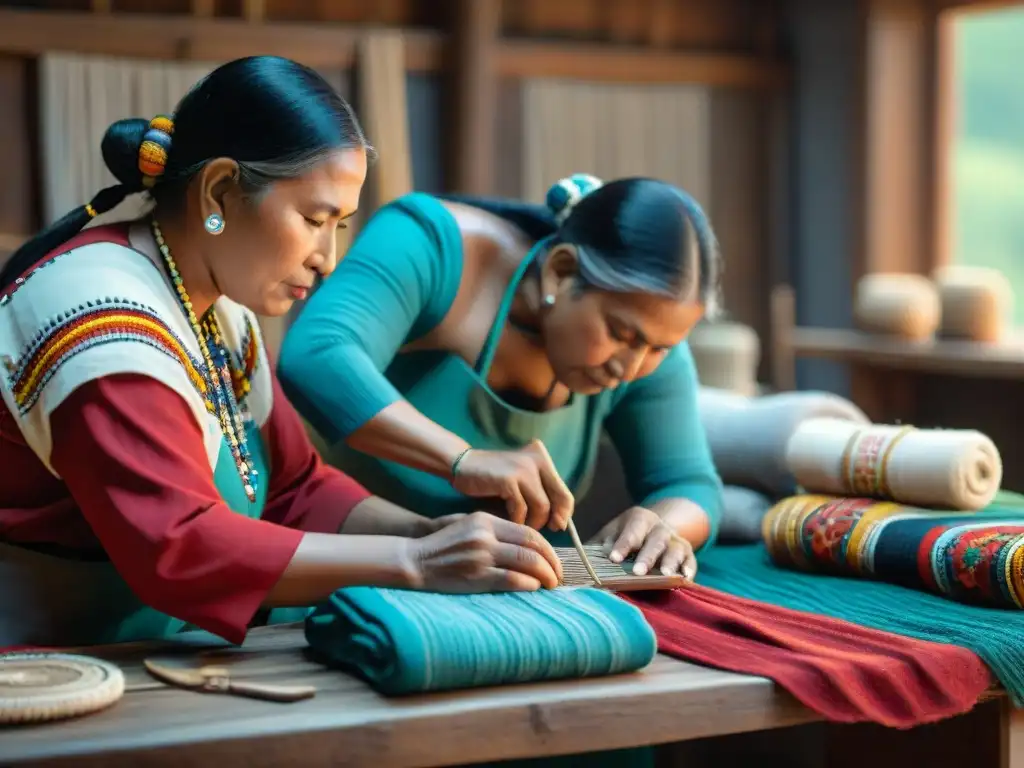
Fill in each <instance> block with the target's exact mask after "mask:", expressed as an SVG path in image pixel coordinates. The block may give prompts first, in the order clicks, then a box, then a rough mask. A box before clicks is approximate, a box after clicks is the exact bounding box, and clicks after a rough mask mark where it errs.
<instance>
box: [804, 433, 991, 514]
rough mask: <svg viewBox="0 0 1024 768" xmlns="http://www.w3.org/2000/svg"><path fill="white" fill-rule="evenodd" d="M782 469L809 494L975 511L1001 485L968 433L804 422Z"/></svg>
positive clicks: (981, 444) (985, 446)
mask: <svg viewBox="0 0 1024 768" xmlns="http://www.w3.org/2000/svg"><path fill="white" fill-rule="evenodd" d="M786 464H787V465H788V467H789V469H790V471H791V472H792V473H793V476H794V477H795V478H796V481H797V482H798V483H799V484H800V485H801V486H802V487H803V488H804V490H806V491H807V492H808V493H812V494H829V495H836V496H860V497H868V498H876V499H889V500H891V501H895V502H899V503H900V504H910V505H914V506H918V507H930V508H941V509H951V510H964V511H975V510H979V509H982V508H983V507H985V506H987V505H988V504H990V503H991V502H992V500H993V499H994V498H995V495H996V493H998V491H999V484H1000V483H1001V482H1002V479H1003V462H1002V459H1001V458H1000V456H999V450H998V449H997V448H996V446H995V443H993V442H992V441H991V440H990V439H989V438H988V437H987V436H985V435H983V434H982V433H981V432H977V431H975V430H973V429H915V428H914V427H909V426H891V425H883V424H871V425H869V426H864V425H859V424H853V423H851V422H849V421H841V420H839V419H829V418H822V419H809V420H807V421H804V422H803V423H802V424H800V426H799V427H797V429H796V431H795V432H794V433H793V436H792V437H791V438H790V440H789V445H788V446H787V448H786Z"/></svg>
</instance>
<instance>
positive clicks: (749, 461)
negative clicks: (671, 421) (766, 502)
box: [697, 387, 870, 498]
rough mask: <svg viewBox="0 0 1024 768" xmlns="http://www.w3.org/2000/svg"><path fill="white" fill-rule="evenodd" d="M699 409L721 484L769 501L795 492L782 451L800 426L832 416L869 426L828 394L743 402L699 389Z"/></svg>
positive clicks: (858, 412)
mask: <svg viewBox="0 0 1024 768" xmlns="http://www.w3.org/2000/svg"><path fill="white" fill-rule="evenodd" d="M697 408H698V410H699V413H700V420H701V424H702V425H703V427H704V431H705V433H706V434H707V437H708V443H709V444H710V447H711V457H712V459H713V460H714V462H715V467H716V468H717V469H718V474H719V475H720V476H721V478H722V482H723V483H725V484H726V485H737V486H743V487H745V488H750V489H752V490H756V491H761V492H762V493H765V494H767V495H769V496H771V497H773V498H779V497H782V496H785V495H787V494H791V493H794V492H795V491H796V479H795V478H794V477H793V474H792V473H791V472H790V471H789V467H788V466H787V464H786V446H787V444H788V443H789V439H790V437H791V436H792V434H793V432H794V431H795V430H796V428H797V426H799V424H800V423H801V422H803V421H805V420H806V419H812V418H816V417H822V416H830V417H832V418H836V419H845V420H848V421H850V422H852V423H854V424H860V425H863V424H869V423H870V420H869V419H868V417H867V416H866V415H865V414H864V412H863V411H862V410H860V409H859V408H858V407H857V406H856V405H854V404H853V403H851V402H850V401H849V400H847V399H845V398H843V397H840V396H838V395H834V394H832V393H830V392H815V391H805V392H779V393H775V394H770V395H763V396H761V397H744V396H743V395H738V394H736V393H734V392H724V391H722V390H719V389H712V388H710V387H701V388H700V390H699V392H698V395H697Z"/></svg>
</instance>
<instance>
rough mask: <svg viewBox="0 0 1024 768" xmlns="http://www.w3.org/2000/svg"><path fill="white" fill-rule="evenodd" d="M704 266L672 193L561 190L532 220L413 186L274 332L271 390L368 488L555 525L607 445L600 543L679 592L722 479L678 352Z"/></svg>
mask: <svg viewBox="0 0 1024 768" xmlns="http://www.w3.org/2000/svg"><path fill="white" fill-rule="evenodd" d="M718 273H719V256H718V251H717V247H716V243H715V238H714V235H713V233H712V231H711V227H710V225H709V223H708V221H707V218H706V217H705V215H704V213H703V211H702V210H701V209H700V207H699V206H698V204H697V203H696V202H695V201H694V200H693V199H692V198H691V197H689V196H688V195H687V194H686V193H685V192H682V191H680V190H679V189H677V188H675V187H673V186H671V185H669V184H666V183H663V182H660V181H656V180H653V179H622V180H618V181H614V182H611V183H608V184H604V185H602V184H601V183H600V182H599V181H598V180H597V179H594V178H593V177H590V176H584V175H578V176H573V177H570V178H568V179H565V180H563V181H561V182H559V183H558V184H556V185H555V186H553V187H552V189H551V191H550V192H549V194H548V199H547V206H546V207H545V206H534V205H528V204H525V203H512V202H504V201H492V200H477V199H473V200H468V199H462V200H455V199H439V198H437V197H432V196H430V195H426V194H422V193H413V194H410V195H407V196H405V197H402V198H400V199H398V200H396V201H394V202H392V203H390V204H389V205H387V206H386V207H384V208H382V209H381V210H379V211H378V212H377V213H376V214H375V215H374V216H373V217H372V218H371V219H370V221H369V222H368V224H367V225H366V227H365V228H364V229H363V231H362V232H361V233H360V235H359V236H358V237H357V238H356V240H355V242H354V243H353V244H352V246H351V247H350V248H349V250H348V253H347V254H346V256H345V258H344V261H342V262H341V264H340V265H339V267H338V269H337V270H336V272H335V274H334V275H333V276H331V277H330V278H329V279H327V280H326V281H325V282H324V284H323V285H322V286H321V287H320V289H319V290H318V291H317V292H316V293H315V294H314V295H313V297H312V298H311V299H310V300H309V302H308V305H307V306H306V307H305V309H304V310H303V312H302V314H301V316H300V317H299V319H298V321H297V322H296V323H295V325H294V326H293V327H292V329H291V331H290V332H289V333H288V335H287V337H286V339H285V342H284V346H283V349H282V352H281V358H280V363H279V375H280V377H281V380H282V382H283V384H284V385H285V388H286V390H287V392H288V394H289V396H290V397H291V399H292V401H293V402H294V403H295V405H296V406H297V407H298V409H299V410H300V412H302V413H303V414H304V415H305V417H306V418H307V420H308V421H309V422H310V423H311V424H312V425H313V426H314V427H315V428H316V429H317V430H318V431H319V432H320V434H321V435H322V436H323V437H324V438H325V439H326V440H327V441H328V442H329V443H331V444H332V445H335V444H338V445H337V448H336V453H335V454H334V457H333V458H334V461H335V462H336V463H337V464H339V465H340V466H341V467H343V468H344V469H345V471H347V472H348V473H349V474H351V475H352V476H354V477H355V478H356V479H358V480H359V481H361V482H362V483H363V484H364V485H366V486H367V488H368V489H370V490H371V491H372V492H374V493H378V494H380V495H383V496H385V497H387V498H389V499H390V500H391V501H394V502H396V503H399V504H402V505H404V506H406V507H408V508H410V509H413V510H415V511H417V512H420V513H421V514H424V515H428V516H433V517H436V516H439V515H447V514H451V513H458V512H468V511H472V510H474V509H477V508H480V507H481V506H485V507H486V506H488V504H491V505H497V506H499V507H500V508H501V509H502V510H503V511H504V512H505V513H506V514H507V515H508V517H510V518H511V519H512V520H514V521H517V522H525V523H527V524H528V525H530V526H531V527H533V528H536V529H544V528H546V529H547V533H546V535H547V537H548V538H549V540H551V541H552V543H555V544H561V545H564V544H566V543H567V539H566V534H565V533H564V529H565V527H566V525H567V521H568V518H569V516H570V515H571V514H572V512H573V504H574V501H573V500H574V497H577V496H581V495H582V494H583V493H584V492H585V490H586V488H587V486H588V484H589V482H590V479H591V475H592V473H593V468H594V465H595V460H596V454H597V449H598V441H599V438H600V433H601V431H602V430H606V431H607V432H608V434H609V435H610V437H611V439H612V441H613V442H614V444H615V446H616V448H617V450H618V453H619V455H620V456H621V458H622V461H623V465H624V469H625V473H626V477H627V481H628V486H629V491H630V493H631V495H632V498H633V504H634V506H633V507H631V508H630V509H627V510H624V511H623V512H622V514H620V515H618V516H617V517H616V518H614V519H613V520H612V521H611V522H610V523H609V524H608V525H606V526H605V527H604V528H603V529H602V531H601V532H600V533H599V534H598V537H597V541H598V542H599V543H603V544H604V545H605V546H606V547H607V549H608V551H609V553H610V555H611V557H612V559H613V560H615V561H621V560H623V559H624V558H626V557H629V556H630V555H634V556H636V561H635V565H634V570H635V572H637V573H646V572H648V571H650V570H652V569H655V568H657V569H659V570H660V571H661V572H664V573H678V572H681V573H683V574H684V575H685V576H688V577H690V578H692V577H693V575H694V574H695V571H696V561H695V558H694V550H695V549H699V548H700V547H701V546H703V545H705V544H707V543H708V542H709V541H711V540H712V539H713V538H714V535H715V531H716V527H717V521H718V517H719V512H720V509H719V507H720V490H721V483H720V481H719V479H718V476H717V474H716V472H715V469H714V466H713V464H712V461H711V456H710V452H709V449H708V444H707V440H706V437H705V435H704V433H703V430H702V427H701V424H700V421H699V419H698V414H697V402H696V395H697V377H696V373H695V369H694V363H693V358H692V357H691V354H690V351H689V348H688V346H687V344H686V342H685V339H686V336H687V335H688V334H689V332H690V330H691V329H692V328H693V326H694V325H695V324H696V323H697V322H698V321H699V320H700V319H701V318H702V317H703V316H704V315H705V314H706V313H707V312H708V311H709V310H710V309H711V308H712V305H713V303H714V298H715V292H716V287H717V278H718Z"/></svg>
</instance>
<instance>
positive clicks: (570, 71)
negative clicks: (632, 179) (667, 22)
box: [498, 40, 788, 88]
mask: <svg viewBox="0 0 1024 768" xmlns="http://www.w3.org/2000/svg"><path fill="white" fill-rule="evenodd" d="M498 71H499V72H500V73H501V75H502V76H503V77H558V78H568V79H573V80H590V81H595V82H606V83H702V84H704V85H716V86H721V87H734V86H735V87H743V88H776V87H780V86H783V85H785V84H786V82H787V80H788V68H787V67H786V66H784V65H783V63H782V62H781V61H778V60H775V59H770V58H765V57H760V56H748V55H739V54H735V55H734V54H725V53H704V52H700V53H698V52H680V51H664V50H653V49H650V48H641V47H627V46H612V45H601V44H582V43H581V44H573V43H564V42H563V43H557V44H556V43H546V42H530V41H521V40H506V41H505V42H504V43H503V44H502V46H501V49H500V54H499V58H498Z"/></svg>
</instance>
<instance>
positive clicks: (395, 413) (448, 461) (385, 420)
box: [346, 400, 470, 478]
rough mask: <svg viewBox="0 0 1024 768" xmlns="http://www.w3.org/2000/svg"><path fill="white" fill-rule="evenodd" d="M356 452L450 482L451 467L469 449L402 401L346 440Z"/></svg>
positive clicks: (381, 413) (454, 436)
mask: <svg viewBox="0 0 1024 768" xmlns="http://www.w3.org/2000/svg"><path fill="white" fill-rule="evenodd" d="M346 442H347V443H348V445H349V446H351V447H352V448H355V449H356V450H357V451H362V452H363V453H368V454H370V455H371V456H376V457H377V458H378V459H385V460H387V461H394V462H396V463H398V464H403V465H405V466H407V467H412V468H413V469H419V470H421V471H423V472H429V473H430V474H432V475H437V476H438V477H444V478H450V477H451V471H452V464H453V463H454V462H455V460H456V459H457V458H458V457H459V454H461V453H462V452H463V451H465V450H466V449H467V448H469V447H470V445H469V444H468V443H467V442H466V441H465V440H463V439H462V438H461V437H459V436H458V435H456V434H453V433H452V432H449V431H448V430H447V429H445V428H444V427H442V426H440V425H439V424H436V423H435V422H433V421H431V420H430V419H428V418H427V417H426V416H424V415H423V414H422V413H420V412H419V411H418V410H416V409H415V408H414V407H413V406H412V405H410V404H409V403H407V402H405V401H404V400H403V401H399V402H396V403H392V404H391V405H389V406H388V407H387V408H385V409H384V410H382V411H381V412H380V413H378V414H377V415H376V416H374V417H373V418H372V419H370V420H369V421H368V422H366V424H364V425H363V426H361V427H360V428H359V429H357V430H356V431H354V432H353V433H352V434H351V435H349V437H348V439H347V440H346Z"/></svg>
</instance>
